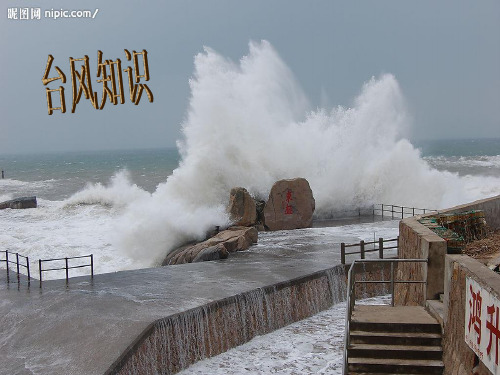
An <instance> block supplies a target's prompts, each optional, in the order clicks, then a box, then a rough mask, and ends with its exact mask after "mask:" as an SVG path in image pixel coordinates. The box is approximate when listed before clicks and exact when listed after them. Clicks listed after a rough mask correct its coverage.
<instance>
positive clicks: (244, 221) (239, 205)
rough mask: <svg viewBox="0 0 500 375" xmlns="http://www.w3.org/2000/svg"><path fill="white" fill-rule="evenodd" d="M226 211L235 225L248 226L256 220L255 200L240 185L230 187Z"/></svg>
mask: <svg viewBox="0 0 500 375" xmlns="http://www.w3.org/2000/svg"><path fill="white" fill-rule="evenodd" d="M228 212H229V215H230V218H231V220H232V221H233V222H234V224H235V225H237V226H243V227H249V226H251V225H253V224H255V223H256V221H257V209H256V207H255V201H254V199H253V198H252V196H251V195H250V193H248V191H247V189H245V188H242V187H236V188H233V189H231V192H230V194H229V206H228Z"/></svg>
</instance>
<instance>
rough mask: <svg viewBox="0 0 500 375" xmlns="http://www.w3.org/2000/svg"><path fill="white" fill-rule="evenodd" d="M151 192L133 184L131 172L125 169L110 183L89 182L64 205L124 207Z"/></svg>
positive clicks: (147, 196)
mask: <svg viewBox="0 0 500 375" xmlns="http://www.w3.org/2000/svg"><path fill="white" fill-rule="evenodd" d="M150 197H151V194H150V193H148V192H147V191H145V190H143V189H141V188H140V187H138V186H137V185H135V184H133V183H132V181H131V180H130V173H129V172H128V171H127V170H126V169H123V170H121V171H119V172H118V173H116V174H115V175H114V176H113V177H111V180H110V183H109V185H103V184H101V183H96V184H87V186H86V188H85V189H83V190H81V191H79V192H77V193H75V194H73V195H72V196H71V197H70V198H68V199H66V200H65V201H64V207H71V206H76V205H94V204H100V205H103V206H109V207H115V208H122V207H125V206H127V205H128V204H129V203H130V202H139V201H141V200H144V199H147V198H150Z"/></svg>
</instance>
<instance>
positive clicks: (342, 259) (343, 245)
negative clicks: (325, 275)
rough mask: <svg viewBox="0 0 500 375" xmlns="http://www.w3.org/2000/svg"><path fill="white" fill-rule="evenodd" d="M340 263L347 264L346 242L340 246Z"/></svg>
mask: <svg viewBox="0 0 500 375" xmlns="http://www.w3.org/2000/svg"><path fill="white" fill-rule="evenodd" d="M340 263H342V264H345V242H342V243H341V244H340Z"/></svg>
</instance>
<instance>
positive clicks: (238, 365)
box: [179, 296, 390, 375]
mask: <svg viewBox="0 0 500 375" xmlns="http://www.w3.org/2000/svg"><path fill="white" fill-rule="evenodd" d="M389 302H390V299H389V297H388V296H383V297H377V298H369V299H365V300H362V301H360V303H365V304H366V303H367V304H371V305H375V304H388V303H389ZM345 308H346V304H345V303H339V304H337V305H334V306H333V307H332V308H330V309H328V310H326V311H324V312H321V313H319V314H316V315H314V316H312V317H310V318H308V319H304V320H301V321H299V322H297V323H293V324H290V325H288V326H286V327H284V328H281V329H279V330H277V331H275V332H272V333H269V334H267V335H264V336H258V337H255V338H254V339H253V340H251V341H249V342H248V343H246V344H243V345H240V346H238V347H236V348H233V349H231V350H229V351H227V352H225V353H222V354H220V355H218V356H215V357H212V358H209V359H206V360H203V361H200V362H197V363H195V364H194V365H192V366H190V367H189V368H187V369H186V370H184V371H181V372H180V373H179V375H205V374H212V375H218V374H220V375H233V374H234V375H250V374H282V375H297V374H325V375H326V374H328V375H335V374H342V367H343V348H344V328H345Z"/></svg>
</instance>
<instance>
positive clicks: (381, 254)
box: [340, 236, 399, 264]
mask: <svg viewBox="0 0 500 375" xmlns="http://www.w3.org/2000/svg"><path fill="white" fill-rule="evenodd" d="M388 242H396V246H385V247H384V243H388ZM377 244H378V247H375V245H377ZM370 245H373V248H372V249H366V246H370ZM398 246H399V236H398V237H396V238H391V239H390V240H384V239H383V238H379V239H378V241H371V242H365V241H360V242H359V243H353V244H346V243H345V242H342V243H341V244H340V261H341V263H342V264H345V256H346V255H352V254H360V256H361V259H365V254H366V253H372V252H375V251H378V257H379V258H380V259H384V250H391V249H397V248H398ZM348 247H359V251H351V252H350V253H347V252H346V248H348Z"/></svg>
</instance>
